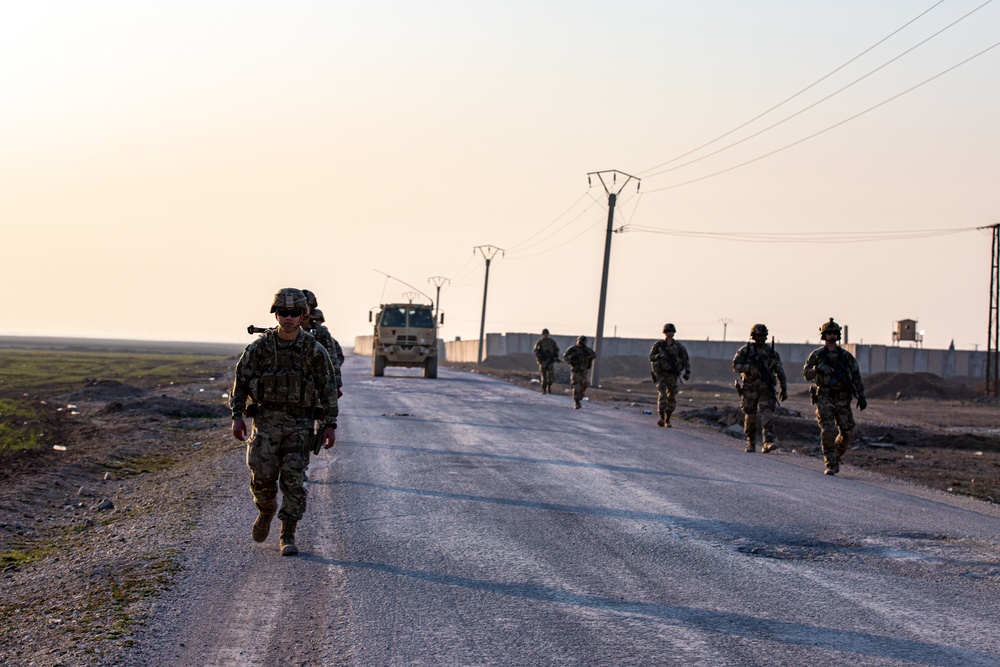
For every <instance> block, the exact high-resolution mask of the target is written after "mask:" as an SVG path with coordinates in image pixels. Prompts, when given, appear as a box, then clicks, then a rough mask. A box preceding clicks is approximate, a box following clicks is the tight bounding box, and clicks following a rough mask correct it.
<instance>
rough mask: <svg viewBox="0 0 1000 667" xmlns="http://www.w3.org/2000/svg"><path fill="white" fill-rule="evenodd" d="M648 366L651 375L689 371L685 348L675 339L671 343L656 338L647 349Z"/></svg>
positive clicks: (689, 365) (689, 364)
mask: <svg viewBox="0 0 1000 667" xmlns="http://www.w3.org/2000/svg"><path fill="white" fill-rule="evenodd" d="M649 366H650V369H651V370H652V371H653V375H683V374H685V373H690V372H691V360H690V359H689V358H688V353H687V349H686V348H685V347H684V346H683V345H681V344H680V343H678V342H677V341H676V340H675V341H674V342H673V344H670V343H668V342H667V341H666V340H658V341H656V342H655V343H653V347H652V348H651V349H650V350H649Z"/></svg>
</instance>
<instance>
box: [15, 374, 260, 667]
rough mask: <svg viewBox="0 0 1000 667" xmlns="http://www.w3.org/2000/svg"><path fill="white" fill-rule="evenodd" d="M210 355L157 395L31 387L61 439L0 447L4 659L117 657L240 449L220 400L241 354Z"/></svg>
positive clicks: (119, 386) (93, 384) (108, 383)
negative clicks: (226, 462)
mask: <svg viewBox="0 0 1000 667" xmlns="http://www.w3.org/2000/svg"><path fill="white" fill-rule="evenodd" d="M206 364H209V362H206ZM211 364H212V367H211V368H209V367H208V365H206V369H207V370H208V373H207V374H206V375H205V377H209V376H213V379H212V381H209V382H201V383H193V382H192V383H187V384H178V385H176V386H170V387H167V388H166V389H165V391H164V388H163V387H160V388H157V389H156V390H155V393H154V392H153V391H150V390H147V389H144V388H141V387H136V386H132V385H129V384H124V383H121V382H117V381H112V380H98V379H92V380H87V381H86V382H85V383H84V384H83V386H82V387H80V388H79V389H76V390H74V391H71V392H68V393H65V394H64V395H61V396H37V397H34V398H37V399H38V400H39V402H40V403H41V402H42V401H44V403H45V405H47V406H49V407H50V408H51V410H50V411H49V412H48V413H46V414H45V416H43V425H44V429H45V432H46V438H45V441H46V442H47V443H55V447H58V448H59V449H56V448H50V449H45V450H35V451H27V452H18V453H15V454H11V455H7V456H4V457H0V655H3V656H4V658H3V659H2V660H0V662H3V663H4V664H11V665H116V664H121V661H120V656H121V655H123V652H124V651H126V650H127V649H128V647H129V646H130V644H131V642H132V639H131V637H132V636H133V633H134V631H135V629H136V627H138V626H140V625H142V624H143V623H144V622H145V621H146V620H147V619H148V613H149V609H150V605H151V603H152V600H153V599H155V597H156V596H157V595H158V594H159V592H160V591H161V590H162V589H163V588H164V587H165V586H167V585H169V582H170V579H171V576H172V575H173V574H174V573H176V572H177V571H178V570H179V569H180V568H181V567H182V560H181V554H182V551H183V547H184V542H185V539H186V536H187V535H188V532H189V530H190V529H191V527H192V526H194V525H195V524H196V523H197V521H198V516H199V510H200V507H201V506H202V505H203V504H204V503H205V502H208V500H209V499H210V495H211V493H212V489H213V488H214V487H215V486H216V485H215V484H214V482H213V480H214V479H215V477H217V476H218V474H219V473H218V471H217V468H218V467H219V466H220V465H221V463H220V462H221V461H222V459H223V457H224V456H225V455H226V454H228V453H229V452H231V451H232V448H233V447H234V446H240V447H242V445H240V444H239V443H236V441H234V440H233V439H232V438H231V437H227V435H228V430H229V429H228V422H229V419H228V415H229V410H228V408H227V407H226V406H225V399H224V398H222V396H223V394H225V393H226V391H227V390H228V385H229V382H231V379H227V378H231V372H232V368H233V367H234V366H235V360H232V361H225V362H211ZM216 378H218V379H216Z"/></svg>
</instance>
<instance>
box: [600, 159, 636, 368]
mask: <svg viewBox="0 0 1000 667" xmlns="http://www.w3.org/2000/svg"><path fill="white" fill-rule="evenodd" d="M618 174H621V175H622V176H624V177H625V180H624V181H622V184H621V187H618V185H617V184H618ZM606 175H607V176H611V187H610V188H609V187H608V184H607V182H606V181H605V180H604V177H605V176H606ZM591 176H597V178H598V180H600V181H601V185H603V186H604V192H606V193H607V195H608V230H607V234H606V236H605V239H604V271H603V272H602V273H601V300H600V302H599V304H598V306H597V335H596V336H595V337H594V352H595V353H596V354H597V358H596V359H595V360H594V365H593V367H592V368H591V369H590V384H592V385H594V386H597V383H598V382H599V381H600V373H599V372H598V366H599V364H600V363H601V343H602V341H603V340H604V306H605V302H606V301H607V298H608V269H609V266H610V264H611V234H612V232H614V223H615V203H616V202H617V201H618V193H619V192H621V191H622V190H623V189H624V188H625V186H626V185H628V182H629V181H631V180H632V179H635V181H636V186H635V189H636V192H638V191H639V184H640V179H639V178H637V177H635V176H630V175H628V174H626V173H625V172H623V171H618V170H617V169H611V170H608V171H592V172H590V173H589V174H587V183H588V184H589V183H591V180H590V177H591Z"/></svg>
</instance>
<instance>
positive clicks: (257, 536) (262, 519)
mask: <svg viewBox="0 0 1000 667" xmlns="http://www.w3.org/2000/svg"><path fill="white" fill-rule="evenodd" d="M273 518H274V512H271V513H266V512H261V511H260V510H257V518H256V519H254V522H253V527H252V528H251V529H250V535H251V536H252V537H253V541H254V542H263V541H264V540H266V539H267V536H268V534H269V533H270V532H271V519H273Z"/></svg>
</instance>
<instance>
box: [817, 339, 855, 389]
mask: <svg viewBox="0 0 1000 667" xmlns="http://www.w3.org/2000/svg"><path fill="white" fill-rule="evenodd" d="M819 356H820V357H821V358H822V359H823V361H825V362H827V366H829V367H830V368H832V369H833V377H834V379H836V380H837V382H842V383H843V384H844V386H845V387H847V391H848V393H850V395H851V398H858V391H857V389H856V388H855V387H854V383H853V382H851V381H850V380H849V379H848V378H847V375H846V374H845V370H846V369H845V368H844V366H843V364H841V363H840V350H839V348H838V350H837V360H836V362H834V360H833V359H831V358H830V355H828V354H827V350H826V349H824V350H823V351H822V352H820V353H819Z"/></svg>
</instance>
